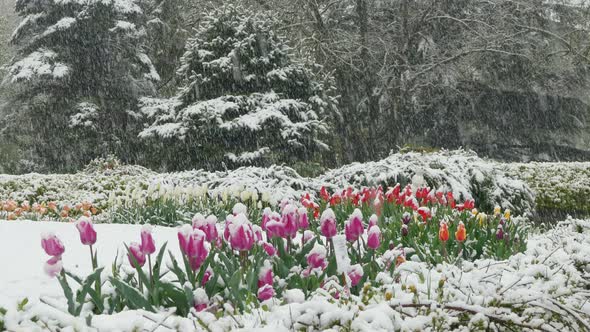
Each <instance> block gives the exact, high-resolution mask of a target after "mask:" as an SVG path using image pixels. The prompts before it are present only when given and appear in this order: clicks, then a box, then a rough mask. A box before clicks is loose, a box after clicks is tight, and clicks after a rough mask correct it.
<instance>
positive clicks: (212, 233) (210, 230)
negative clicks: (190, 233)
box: [193, 213, 219, 242]
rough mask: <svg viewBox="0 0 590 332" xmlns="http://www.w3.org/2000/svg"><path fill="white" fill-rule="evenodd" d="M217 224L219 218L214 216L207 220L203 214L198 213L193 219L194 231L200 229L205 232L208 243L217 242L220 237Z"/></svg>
mask: <svg viewBox="0 0 590 332" xmlns="http://www.w3.org/2000/svg"><path fill="white" fill-rule="evenodd" d="M216 224H217V217H215V216H214V215H210V216H208V217H207V218H205V217H204V216H203V215H202V214H200V213H197V214H196V215H195V216H194V217H193V229H200V230H201V231H203V232H204V233H205V235H206V237H207V241H209V242H215V240H217V237H218V236H219V235H218V232H217V226H216Z"/></svg>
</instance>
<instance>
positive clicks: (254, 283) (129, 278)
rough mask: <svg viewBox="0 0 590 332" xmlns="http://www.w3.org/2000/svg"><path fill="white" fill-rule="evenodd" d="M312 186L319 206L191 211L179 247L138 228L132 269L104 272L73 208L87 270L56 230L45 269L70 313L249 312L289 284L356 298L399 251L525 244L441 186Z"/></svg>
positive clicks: (442, 258)
mask: <svg viewBox="0 0 590 332" xmlns="http://www.w3.org/2000/svg"><path fill="white" fill-rule="evenodd" d="M320 193H321V200H320V202H319V203H316V202H314V201H313V200H312V198H311V195H308V194H306V195H303V196H302V197H301V199H300V201H299V202H293V201H289V200H283V201H282V202H281V203H280V204H279V206H278V207H277V208H278V209H277V210H275V211H273V210H272V209H271V208H270V207H266V208H264V209H263V210H262V211H255V212H250V213H248V207H247V206H246V205H244V204H242V203H237V204H235V205H234V206H233V209H232V211H231V213H229V214H227V215H226V216H224V222H218V218H217V217H216V216H214V215H210V216H209V217H205V216H203V215H202V214H196V215H195V216H194V218H193V220H192V224H184V225H182V226H180V227H179V228H178V233H177V237H178V241H177V242H178V243H177V244H172V243H159V244H157V243H156V242H155V240H154V234H153V233H152V229H151V226H144V227H143V228H142V230H141V232H140V234H139V237H138V238H139V239H140V241H139V242H129V243H126V244H125V249H126V252H127V260H128V262H129V265H130V266H131V267H133V269H131V270H130V269H126V268H124V267H123V265H122V264H123V262H121V261H117V260H116V259H115V261H114V262H112V263H111V262H107V266H111V271H110V273H109V274H108V276H107V277H106V278H105V276H104V273H103V272H104V269H105V267H104V266H103V267H100V265H99V262H98V261H97V252H96V251H97V250H98V248H99V247H100V242H98V241H97V232H96V231H95V229H94V226H93V224H92V221H91V220H90V218H88V217H81V218H80V219H79V220H78V221H77V222H76V224H75V226H76V228H77V229H78V231H79V233H80V241H81V243H82V244H83V245H87V246H88V247H89V252H90V257H89V259H90V261H91V266H92V272H91V273H90V274H89V275H88V276H86V277H85V278H81V277H79V276H76V275H74V274H72V273H70V272H68V271H67V262H65V263H64V262H63V261H62V254H63V253H64V251H65V246H64V244H63V243H62V242H61V241H60V239H59V237H58V236H56V235H55V234H47V235H45V236H44V237H43V239H42V247H43V249H44V250H45V252H46V253H47V255H48V256H49V257H50V258H49V259H48V260H47V262H46V263H45V271H46V273H47V274H48V275H50V276H53V277H56V279H57V280H58V281H59V283H60V285H61V286H62V288H63V291H64V297H65V298H66V300H67V311H68V313H69V314H71V315H73V316H79V315H80V314H81V313H82V310H83V309H84V308H86V309H87V310H91V311H92V312H93V313H94V314H104V313H108V314H112V313H117V312H121V311H124V310H129V309H142V310H147V311H152V312H153V311H156V309H157V308H160V309H162V308H168V309H171V308H174V310H175V313H176V314H177V315H180V316H188V315H189V314H190V313H191V312H193V311H196V312H200V311H203V310H207V311H209V312H213V313H217V312H220V311H221V310H224V309H223V308H224V306H226V305H230V306H231V307H232V308H235V309H236V310H237V312H239V313H244V312H251V311H252V310H255V309H257V308H260V307H261V305H263V303H264V301H267V300H270V299H273V298H278V299H281V298H284V297H285V296H287V295H286V294H288V291H289V290H294V289H295V290H297V292H298V294H301V296H303V298H309V297H310V296H312V294H314V293H316V292H317V291H318V290H319V289H323V290H324V291H326V292H328V293H329V294H331V295H332V296H333V297H334V298H335V299H338V298H340V296H346V297H348V296H360V297H362V296H365V295H366V293H367V292H368V291H367V289H366V287H365V286H364V285H366V284H371V285H384V284H389V283H390V282H389V281H388V282H386V283H384V282H383V281H384V280H385V279H384V278H389V279H391V280H398V281H399V279H398V278H399V276H398V272H397V269H398V267H399V266H400V265H402V264H403V263H404V262H406V261H407V260H412V261H421V262H426V263H429V264H432V265H433V266H434V265H436V264H440V263H456V264H459V265H460V264H462V263H463V262H470V261H472V260H475V259H478V258H481V257H493V258H499V259H504V258H507V257H509V256H510V255H512V254H514V253H517V252H522V251H524V249H525V239H526V234H525V233H524V232H525V230H526V228H523V227H521V225H519V223H518V222H516V221H515V220H514V219H513V218H512V217H511V215H510V211H509V210H506V211H504V212H502V211H500V208H499V207H497V208H496V210H495V211H494V214H493V215H490V216H487V215H486V214H484V213H479V212H478V211H477V210H476V209H475V202H474V201H473V200H466V201H465V202H463V203H460V204H459V203H457V202H455V199H454V197H453V195H452V193H450V192H447V193H445V192H441V191H433V190H429V189H428V188H418V189H417V190H416V192H415V193H414V192H413V191H412V188H411V187H410V186H406V187H405V188H402V187H401V186H400V185H399V184H398V185H396V186H395V187H393V188H390V189H388V190H387V191H384V190H382V189H381V188H364V189H362V190H360V191H355V190H353V189H352V188H350V189H348V190H345V191H343V192H341V193H332V194H331V193H329V192H328V190H327V189H325V188H322V189H321V190H320ZM252 205H254V204H252ZM257 208H258V209H259V208H260V207H259V206H251V207H250V209H251V210H256V209H257ZM252 216H259V218H258V219H257V220H252ZM367 216H369V217H367ZM172 245H177V246H178V247H179V248H180V251H181V253H182V254H181V257H180V259H179V258H178V257H176V256H175V255H174V254H173V253H172V251H169V250H167V248H168V247H169V246H172ZM389 279H387V280H389ZM71 283H74V284H76V285H77V287H78V291H77V292H76V293H74V292H73V290H72V289H73V288H72V286H71ZM106 287H108V288H110V290H108V291H107V290H105V288H106ZM342 292H344V294H341V293H342Z"/></svg>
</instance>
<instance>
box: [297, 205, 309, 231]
mask: <svg viewBox="0 0 590 332" xmlns="http://www.w3.org/2000/svg"><path fill="white" fill-rule="evenodd" d="M297 217H298V218H299V219H298V221H297V224H299V228H300V229H308V228H309V218H308V216H307V209H306V208H304V207H302V208H299V210H297Z"/></svg>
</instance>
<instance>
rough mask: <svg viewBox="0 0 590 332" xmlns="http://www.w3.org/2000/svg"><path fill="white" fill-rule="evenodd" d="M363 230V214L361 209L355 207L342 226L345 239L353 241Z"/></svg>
mask: <svg viewBox="0 0 590 332" xmlns="http://www.w3.org/2000/svg"><path fill="white" fill-rule="evenodd" d="M363 231H364V228H363V214H362V212H361V210H359V209H355V210H354V212H353V213H352V214H351V215H350V217H349V219H348V221H347V222H346V225H345V227H344V234H345V235H346V240H348V241H349V242H354V241H356V240H358V238H359V237H360V236H361V235H362V234H363Z"/></svg>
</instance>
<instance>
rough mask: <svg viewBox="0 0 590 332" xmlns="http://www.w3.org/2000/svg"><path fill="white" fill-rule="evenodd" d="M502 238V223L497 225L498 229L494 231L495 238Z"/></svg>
mask: <svg viewBox="0 0 590 332" xmlns="http://www.w3.org/2000/svg"><path fill="white" fill-rule="evenodd" d="M503 238H504V227H502V225H498V230H497V231H496V239H497V240H502V239H503Z"/></svg>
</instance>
